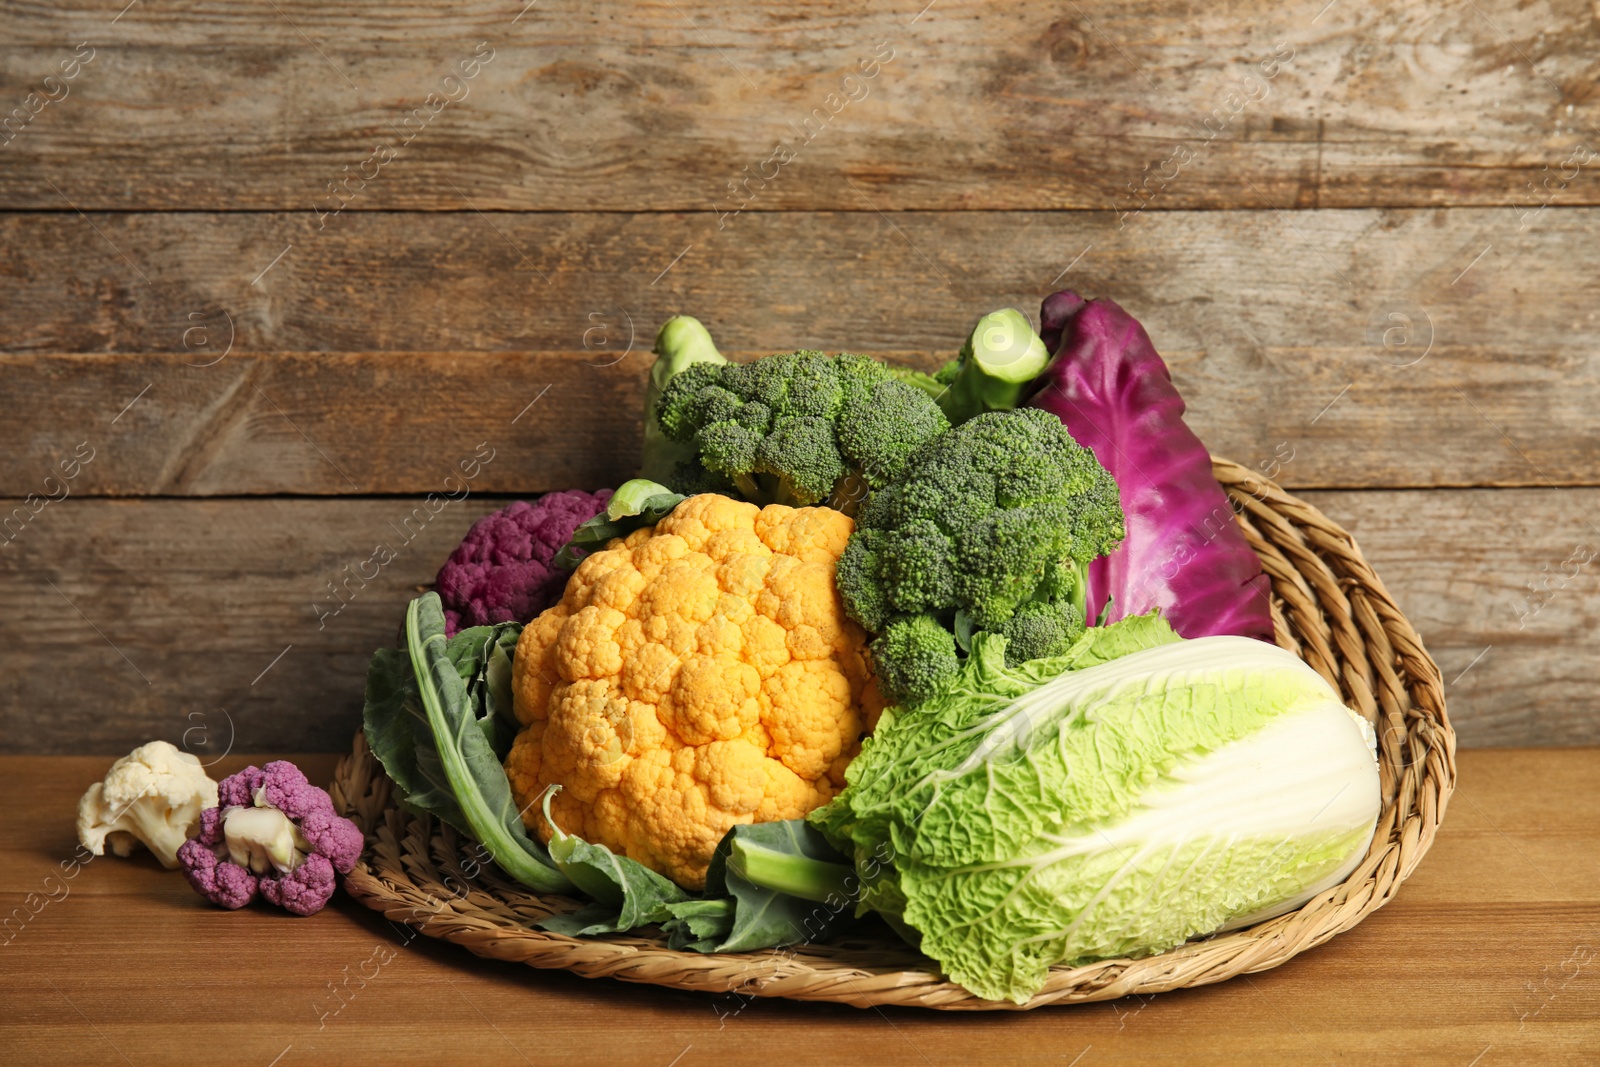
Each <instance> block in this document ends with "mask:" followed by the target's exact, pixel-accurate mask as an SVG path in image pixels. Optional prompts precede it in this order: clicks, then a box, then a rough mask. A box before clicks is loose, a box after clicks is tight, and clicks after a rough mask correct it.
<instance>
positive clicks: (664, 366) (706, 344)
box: [641, 315, 728, 488]
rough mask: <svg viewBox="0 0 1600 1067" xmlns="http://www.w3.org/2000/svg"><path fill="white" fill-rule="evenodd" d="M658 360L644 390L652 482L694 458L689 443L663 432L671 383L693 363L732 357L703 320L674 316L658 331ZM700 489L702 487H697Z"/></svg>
mask: <svg viewBox="0 0 1600 1067" xmlns="http://www.w3.org/2000/svg"><path fill="white" fill-rule="evenodd" d="M655 353H656V361H655V363H653V364H651V366H650V382H649V384H648V385H647V386H646V387H645V393H644V464H643V469H642V471H641V474H642V475H643V477H645V478H648V479H649V480H650V481H652V482H664V481H666V480H667V479H668V478H670V477H671V476H672V473H673V471H674V470H675V469H676V468H677V467H678V465H679V464H681V463H687V462H692V461H693V460H694V450H693V449H692V448H690V447H689V446H688V445H685V444H681V443H678V442H674V441H670V440H668V439H667V437H666V435H665V434H663V433H662V432H661V420H660V419H658V418H657V417H656V405H657V403H658V402H659V401H660V399H661V394H662V392H664V391H665V390H666V388H667V383H668V382H670V381H672V379H674V378H676V377H677V376H678V375H679V374H682V373H683V372H684V371H686V370H688V369H689V368H690V367H692V366H696V365H699V364H712V365H719V366H720V365H725V364H726V363H727V362H728V360H727V359H726V358H725V357H724V356H723V355H722V353H721V352H718V351H717V346H716V345H715V344H714V343H713V342H712V340H711V334H710V332H709V331H708V330H707V329H706V328H705V327H704V326H702V325H701V324H700V320H699V319H695V318H691V317H690V316H688V315H674V316H673V317H672V318H670V319H668V320H667V321H666V322H664V323H662V324H661V329H660V330H659V331H657V333H656V344H655ZM696 488H698V487H696Z"/></svg>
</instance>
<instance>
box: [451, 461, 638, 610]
mask: <svg viewBox="0 0 1600 1067" xmlns="http://www.w3.org/2000/svg"><path fill="white" fill-rule="evenodd" d="M610 499H611V490H609V489H601V490H599V491H598V492H594V493H586V492H584V491H583V490H581V489H571V490H566V491H564V492H559V493H546V494H545V495H544V496H542V497H540V498H539V499H538V500H536V501H533V502H532V503H530V502H528V501H526V500H519V501H517V502H516V503H514V504H511V505H509V506H507V507H505V508H502V509H501V510H499V511H496V512H494V513H493V514H490V515H485V516H484V517H483V518H481V519H479V520H478V521H477V522H475V523H473V524H472V529H470V530H468V531H467V536H466V537H465V538H464V539H463V540H462V542H461V544H460V545H458V546H456V550H455V551H454V552H452V553H450V558H449V559H448V560H446V561H445V564H444V566H443V567H441V568H440V570H439V576H438V578H436V579H434V588H435V589H436V590H437V591H438V593H439V599H440V600H441V601H443V603H444V625H445V633H446V634H447V635H449V636H454V635H455V633H456V632H457V631H458V630H464V629H466V628H467V627H469V626H485V625H488V624H491V623H497V622H528V621H529V620H530V619H532V618H533V617H534V616H536V615H538V614H539V613H540V612H541V611H543V610H544V609H545V608H547V607H549V606H550V605H551V604H554V603H555V602H556V601H558V600H560V599H561V591H562V589H563V588H565V586H566V584H567V572H566V571H564V570H562V569H561V568H559V567H557V566H555V565H554V564H553V563H552V560H553V559H554V558H555V555H556V553H557V552H559V551H561V549H562V548H563V547H564V546H565V545H566V543H567V542H568V541H570V540H571V539H572V531H574V530H576V529H577V528H578V527H579V526H580V525H582V524H583V523H585V522H587V521H589V520H590V519H592V518H594V517H595V516H596V515H598V514H600V512H601V511H603V510H604V509H605V506H606V504H607V502H609V501H610Z"/></svg>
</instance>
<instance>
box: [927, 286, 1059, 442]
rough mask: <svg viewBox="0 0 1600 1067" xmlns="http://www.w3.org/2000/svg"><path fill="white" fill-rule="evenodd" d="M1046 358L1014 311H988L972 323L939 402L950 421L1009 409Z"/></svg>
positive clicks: (1036, 338) (1047, 354) (1023, 319)
mask: <svg viewBox="0 0 1600 1067" xmlns="http://www.w3.org/2000/svg"><path fill="white" fill-rule="evenodd" d="M1049 362H1050V352H1049V350H1048V349H1046V348H1045V346H1044V342H1043V341H1042V340H1040V339H1039V335H1038V334H1036V333H1034V332H1033V327H1032V326H1031V325H1029V323H1028V320H1027V318H1026V317H1025V316H1024V315H1023V314H1022V313H1021V312H1020V311H1017V310H1016V309H1014V308H1001V309H1000V310H999V311H991V312H989V314H987V315H985V316H984V317H983V318H981V319H979V320H978V324H977V325H976V326H974V327H973V328H972V333H971V335H970V336H969V337H968V338H967V343H966V346H965V347H964V348H962V350H961V356H960V369H959V370H958V371H957V372H956V377H955V381H953V382H951V383H950V388H949V390H948V391H946V392H945V394H944V395H943V396H942V397H940V398H939V407H940V408H941V409H942V410H943V411H944V413H945V416H946V417H947V418H949V420H950V424H951V425H952V426H955V425H960V424H961V423H963V422H966V421H967V420H968V419H970V418H973V417H974V416H977V415H981V414H983V413H984V412H985V411H1010V410H1011V409H1012V408H1015V407H1016V406H1017V405H1019V404H1021V403H1022V401H1023V395H1024V393H1025V392H1026V390H1027V387H1028V385H1029V383H1031V382H1032V381H1033V380H1034V379H1035V378H1037V377H1038V376H1039V375H1040V374H1041V373H1043V371H1044V368H1045V365H1046V364H1047V363H1049Z"/></svg>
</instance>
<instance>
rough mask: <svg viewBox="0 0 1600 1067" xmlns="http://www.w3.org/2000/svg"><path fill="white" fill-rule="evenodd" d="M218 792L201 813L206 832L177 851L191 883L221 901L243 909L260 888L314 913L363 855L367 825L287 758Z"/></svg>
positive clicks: (275, 900) (227, 781)
mask: <svg viewBox="0 0 1600 1067" xmlns="http://www.w3.org/2000/svg"><path fill="white" fill-rule="evenodd" d="M217 797H218V806H217V807H215V808H207V809H206V810H205V811H203V812H201V813H200V832H199V834H198V835H197V836H195V837H194V838H193V839H192V840H190V841H186V842H185V843H184V844H183V847H181V848H180V849H179V850H178V860H179V863H180V864H181V865H182V867H183V873H184V875H185V877H187V878H188V879H189V884H190V885H192V886H194V888H195V891H196V892H197V893H199V894H200V895H201V896H203V897H205V898H206V899H207V900H209V901H211V902H212V903H214V904H217V905H219V906H221V907H224V908H242V907H244V906H245V905H246V904H248V903H250V901H251V900H253V899H255V897H256V895H257V894H258V893H259V895H260V896H262V897H264V898H265V899H266V900H267V901H268V902H269V903H272V904H276V905H278V906H279V907H281V908H283V909H285V910H286V911H290V912H293V913H294V914H296V915H312V914H315V913H316V912H318V911H320V910H322V906H323V905H324V904H326V903H327V902H328V898H330V897H332V896H333V890H334V888H335V886H336V884H337V875H340V874H349V873H350V872H351V871H352V870H353V869H354V868H355V865H356V863H357V862H358V861H359V860H360V859H361V849H362V845H363V841H362V836H361V830H360V828H359V827H357V826H356V824H355V823H353V822H351V821H350V820H349V819H346V818H344V817H343V816H341V815H339V814H338V813H337V812H335V811H334V810H333V800H332V798H330V797H329V796H328V794H327V793H326V792H325V791H324V790H322V789H319V788H318V787H316V786H314V785H312V784H311V782H310V781H309V780H307V778H306V776H305V774H304V773H303V772H302V771H301V770H300V768H298V767H296V766H295V765H294V764H292V763H289V762H288V761H286V760H275V761H273V762H272V763H269V764H267V765H266V766H265V767H246V768H245V769H244V770H242V771H240V772H239V773H238V774H235V775H232V776H230V777H228V778H224V779H223V780H222V781H221V782H219V783H218V784H217Z"/></svg>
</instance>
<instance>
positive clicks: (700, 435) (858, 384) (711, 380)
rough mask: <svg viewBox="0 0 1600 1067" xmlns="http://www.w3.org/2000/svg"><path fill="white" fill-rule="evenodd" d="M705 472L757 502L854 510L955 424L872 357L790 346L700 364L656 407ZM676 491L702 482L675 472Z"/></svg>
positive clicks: (668, 433) (666, 429)
mask: <svg viewBox="0 0 1600 1067" xmlns="http://www.w3.org/2000/svg"><path fill="white" fill-rule="evenodd" d="M656 415H657V418H658V420H659V422H660V425H661V430H662V433H663V434H664V435H665V437H666V438H667V439H669V440H671V441H673V442H689V443H691V444H692V445H693V448H694V452H695V457H696V459H697V460H698V462H699V465H700V466H702V467H704V468H705V470H706V472H707V473H708V474H710V475H712V476H713V477H714V479H718V480H721V481H722V482H723V483H724V484H725V485H727V486H730V487H732V489H733V491H736V492H737V493H738V494H739V495H741V496H743V497H745V498H746V499H747V500H750V501H753V502H754V503H757V504H769V503H783V504H799V505H808V504H817V503H823V502H826V503H827V505H828V506H829V507H835V508H837V509H838V510H841V511H844V512H847V513H851V514H853V513H854V512H855V511H856V509H857V507H858V506H859V505H860V504H861V502H862V500H863V499H864V498H865V497H867V495H868V491H869V490H871V489H876V488H879V487H881V486H884V485H886V484H887V483H888V482H890V481H891V480H893V479H894V478H895V477H897V476H898V475H899V473H900V472H901V470H902V469H903V468H904V466H905V464H906V462H907V460H908V459H909V458H910V456H911V455H912V453H914V452H915V451H916V450H917V449H918V448H919V447H920V446H922V445H923V444H925V443H926V442H928V441H929V440H931V439H933V438H935V437H937V436H938V435H939V434H941V433H943V432H944V431H945V430H947V429H949V422H948V420H946V419H945V417H944V415H943V413H942V412H940V410H939V408H938V405H937V404H935V403H934V402H933V400H932V399H931V398H930V397H929V396H928V395H927V394H926V393H924V392H922V391H921V390H919V389H917V388H916V387H915V386H912V385H908V384H906V383H905V382H903V381H901V380H899V379H898V378H897V377H896V376H895V373H894V372H893V371H891V370H890V368H888V367H886V366H884V365H883V364H881V363H879V362H877V361H876V360H872V359H869V358H867V357H866V356H859V355H852V354H844V355H841V356H838V357H829V356H826V355H824V354H822V353H821V352H791V353H787V354H783V355H776V356H768V357H767V358H765V359H759V360H756V361H755V362H753V363H746V364H712V363H705V364H696V365H694V366H691V367H689V368H687V369H686V370H683V371H682V372H681V373H679V374H678V375H677V376H676V377H674V378H672V379H671V381H670V383H669V384H668V385H667V387H666V388H665V389H664V390H663V392H662V394H661V399H660V402H659V404H658V407H657V410H656ZM663 480H664V481H665V482H666V484H668V485H670V486H671V487H672V488H673V489H675V490H677V491H679V492H688V491H689V487H690V486H694V487H696V488H698V487H699V483H700V482H701V481H702V480H701V479H697V478H695V477H693V476H692V472H690V471H686V470H683V469H681V468H680V469H678V470H677V471H675V472H674V473H673V474H672V475H670V476H668V477H666V478H665V479H663Z"/></svg>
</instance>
